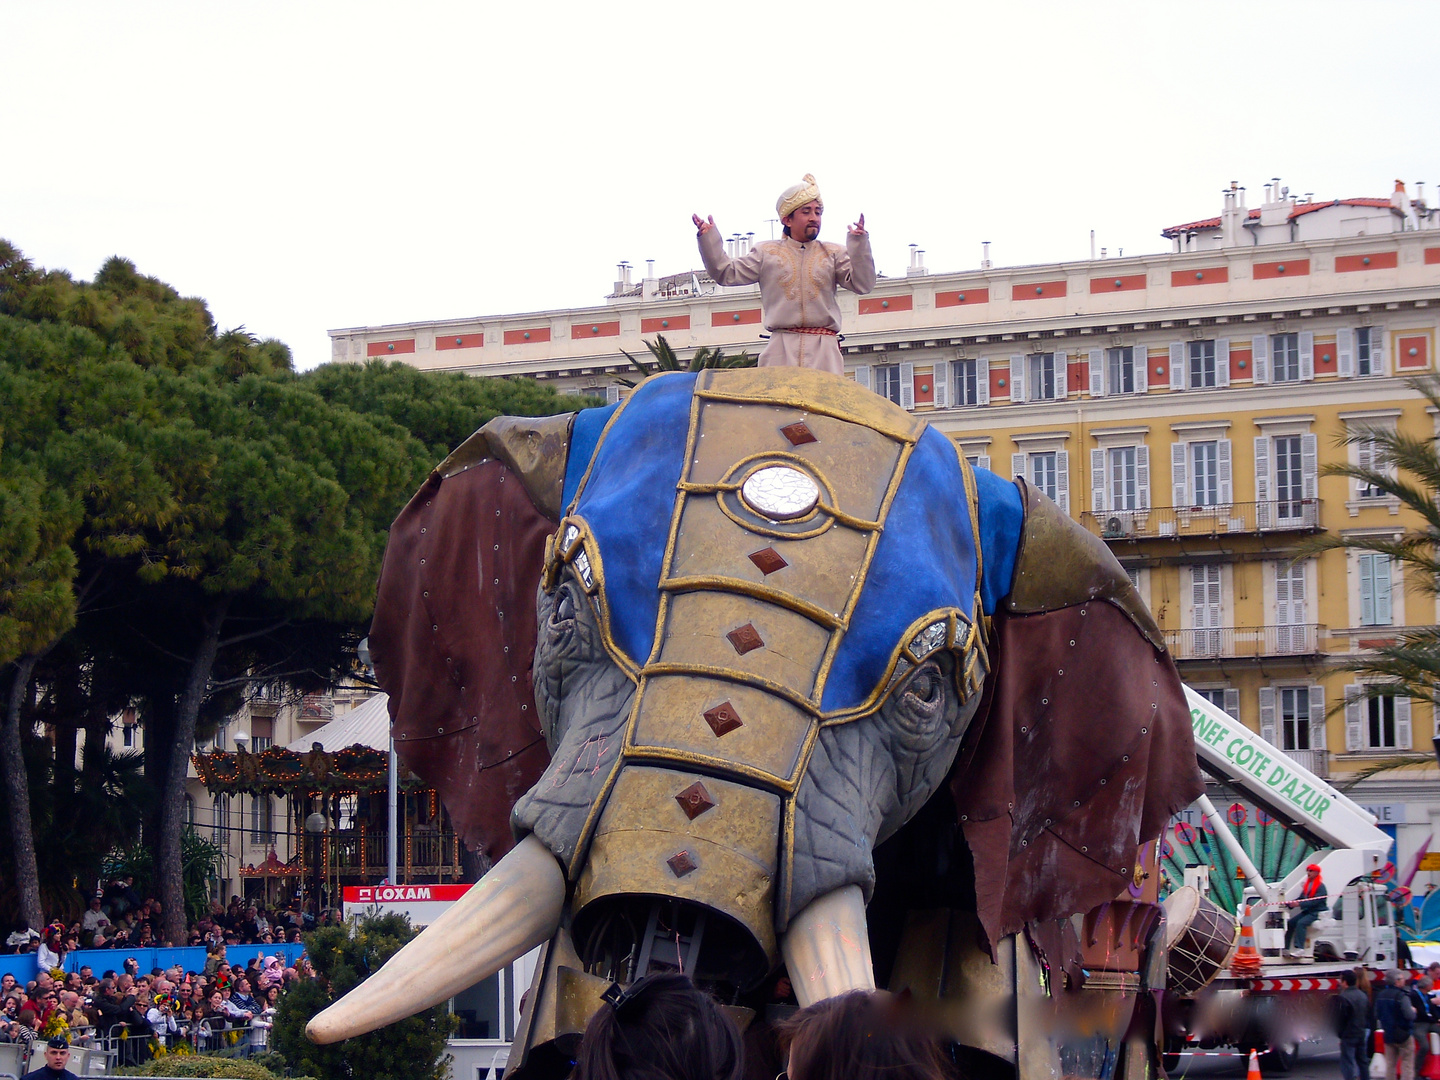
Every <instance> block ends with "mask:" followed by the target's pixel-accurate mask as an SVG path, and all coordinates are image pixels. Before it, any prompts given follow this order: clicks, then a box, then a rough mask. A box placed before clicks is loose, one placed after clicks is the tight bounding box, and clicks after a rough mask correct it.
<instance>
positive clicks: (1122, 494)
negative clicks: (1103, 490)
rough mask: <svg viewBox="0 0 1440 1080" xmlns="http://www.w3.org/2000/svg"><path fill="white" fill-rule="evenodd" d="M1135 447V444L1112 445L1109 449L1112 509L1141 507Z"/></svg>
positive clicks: (1137, 508) (1135, 508)
mask: <svg viewBox="0 0 1440 1080" xmlns="http://www.w3.org/2000/svg"><path fill="white" fill-rule="evenodd" d="M1135 449H1136V448H1135V447H1133V446H1112V447H1111V448H1110V450H1109V470H1108V472H1109V479H1110V509H1111V510H1139V509H1140V485H1139V483H1138V477H1137V474H1136V462H1135Z"/></svg>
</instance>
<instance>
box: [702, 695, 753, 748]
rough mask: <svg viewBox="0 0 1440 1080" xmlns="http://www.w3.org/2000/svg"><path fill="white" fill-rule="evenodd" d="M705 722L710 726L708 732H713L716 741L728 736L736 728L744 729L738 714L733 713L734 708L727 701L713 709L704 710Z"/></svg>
mask: <svg viewBox="0 0 1440 1080" xmlns="http://www.w3.org/2000/svg"><path fill="white" fill-rule="evenodd" d="M704 716H705V722H706V723H707V724H709V725H710V730H711V731H713V732H715V737H716V738H717V739H718V738H720V736H721V735H728V734H730V732H732V731H734V730H735V729H736V728H738V727H744V726H745V724H744V722H743V721H742V720H741V719H740V714H739V713H738V712H736V711H735V706H734V705H731V704H730V702H728V701H722V702H721V703H720V704H719V705H716V706H715V707H714V708H713V709H706V710H705V713H704Z"/></svg>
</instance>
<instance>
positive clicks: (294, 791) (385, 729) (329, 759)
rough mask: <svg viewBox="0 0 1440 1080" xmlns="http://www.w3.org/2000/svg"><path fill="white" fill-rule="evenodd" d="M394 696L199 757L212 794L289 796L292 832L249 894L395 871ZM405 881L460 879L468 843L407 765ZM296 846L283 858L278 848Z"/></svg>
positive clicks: (248, 867) (402, 783)
mask: <svg viewBox="0 0 1440 1080" xmlns="http://www.w3.org/2000/svg"><path fill="white" fill-rule="evenodd" d="M388 701H389V697H388V695H386V694H377V695H375V696H374V697H372V698H369V699H368V700H366V701H364V702H363V703H361V704H360V705H359V706H357V707H356V708H355V709H354V710H353V711H351V712H349V713H347V714H346V715H344V716H342V717H339V718H337V719H335V720H332V721H331V722H329V723H328V724H325V725H324V726H323V727H320V728H318V729H316V730H315V731H313V732H311V733H309V734H308V735H306V736H305V737H304V738H303V739H300V740H297V741H295V742H292V743H290V744H288V745H286V746H274V747H270V748H268V749H266V750H263V751H261V752H260V753H251V752H250V751H248V750H246V749H244V748H240V749H236V750H233V751H230V750H211V751H208V752H206V753H197V754H195V755H194V756H193V759H192V760H193V761H194V763H195V768H196V771H197V772H198V773H199V776H200V779H201V781H202V782H203V783H204V785H205V787H206V789H207V790H208V791H209V792H210V794H211V795H219V794H226V795H231V796H238V797H239V798H240V799H241V801H242V813H243V800H244V798H245V796H247V795H248V796H251V797H252V798H253V797H259V796H279V797H281V798H283V799H284V800H285V803H286V814H285V822H286V824H285V826H284V829H285V832H286V833H288V834H289V836H288V842H287V837H286V836H285V835H283V834H282V835H281V836H280V837H279V838H278V842H277V843H276V845H274V846H272V848H271V850H270V851H269V852H268V854H267V855H266V856H265V858H263V859H262V860H260V861H258V862H251V863H246V864H243V865H242V866H241V868H240V876H241V878H242V879H244V880H246V881H247V882H251V881H256V882H261V883H263V886H262V887H260V888H247V890H246V892H247V895H252V896H254V897H255V898H256V899H262V898H263V899H264V900H265V901H267V902H271V901H273V900H275V899H276V898H277V897H279V896H288V895H293V893H294V892H295V891H296V890H297V889H300V890H303V891H304V893H305V902H306V904H309V903H311V899H312V897H313V895H314V894H315V892H317V891H318V892H319V894H320V895H321V897H322V899H323V900H324V902H325V903H326V904H330V903H332V902H333V901H332V899H331V898H334V897H338V896H339V895H340V890H341V889H342V888H343V887H345V886H347V885H371V884H377V883H379V882H381V881H384V880H386V879H387V878H389V877H390V876H391V856H390V841H389V837H390V813H391V810H390V799H389V798H387V793H388V788H389V761H390V745H389V725H390V718H389V712H388V709H387V705H388ZM394 803H395V806H394V813H395V819H396V820H395V836H396V847H395V859H394V878H393V883H395V884H434V883H443V882H456V881H460V880H461V875H462V873H463V869H462V855H463V848H462V846H461V843H460V840H459V838H458V837H457V835H456V833H455V829H454V827H453V826H452V824H451V822H450V818H449V816H448V814H447V813H446V812H445V808H444V807H443V806H442V805H441V803H440V800H439V797H438V795H437V794H436V792H435V791H434V789H432V788H429V787H427V786H426V785H425V784H424V783H422V782H421V781H420V780H419V779H418V778H416V777H415V776H414V775H413V774H411V773H410V772H408V771H407V770H405V769H404V768H403V766H402V767H400V769H399V774H398V776H397V783H396V793H395V799H394ZM277 848H278V849H280V850H289V851H293V852H295V853H296V854H295V855H294V856H293V857H291V858H290V859H288V860H285V859H281V858H280V856H279V854H278V852H277V850H276V849H277Z"/></svg>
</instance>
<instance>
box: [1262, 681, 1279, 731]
mask: <svg viewBox="0 0 1440 1080" xmlns="http://www.w3.org/2000/svg"><path fill="white" fill-rule="evenodd" d="M1260 738H1262V739H1264V740H1265V741H1266V742H1268V743H1270V744H1271V745H1272V746H1277V745H1279V744H1278V742H1277V741H1276V739H1275V688H1274V687H1273V686H1262V687H1261V688H1260Z"/></svg>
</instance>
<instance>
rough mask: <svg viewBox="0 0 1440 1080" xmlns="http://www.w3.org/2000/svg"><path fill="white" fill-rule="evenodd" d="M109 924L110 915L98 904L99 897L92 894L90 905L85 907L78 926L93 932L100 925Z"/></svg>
mask: <svg viewBox="0 0 1440 1080" xmlns="http://www.w3.org/2000/svg"><path fill="white" fill-rule="evenodd" d="M109 925H110V916H109V915H106V914H105V911H104V909H103V908H102V907H101V906H100V897H98V896H92V897H91V898H90V906H89V907H88V908H86V910H85V915H84V916H83V917H82V918H81V920H80V928H81V929H82V930H85V931H86V932H87V933H90V934H94V933H95V931H96V930H99V929H100V928H101V927H102V926H109Z"/></svg>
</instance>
